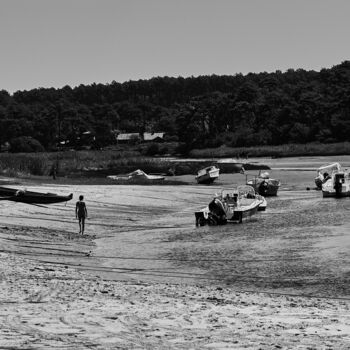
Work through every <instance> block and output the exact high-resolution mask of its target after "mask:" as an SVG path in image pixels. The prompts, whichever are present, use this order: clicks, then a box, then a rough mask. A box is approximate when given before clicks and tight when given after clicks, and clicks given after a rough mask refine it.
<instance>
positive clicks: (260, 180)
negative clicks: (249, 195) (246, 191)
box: [246, 171, 281, 196]
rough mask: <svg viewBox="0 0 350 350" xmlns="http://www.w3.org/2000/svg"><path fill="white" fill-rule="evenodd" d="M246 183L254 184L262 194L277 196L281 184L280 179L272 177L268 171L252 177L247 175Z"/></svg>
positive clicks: (255, 188)
mask: <svg viewBox="0 0 350 350" xmlns="http://www.w3.org/2000/svg"><path fill="white" fill-rule="evenodd" d="M246 184H247V185H249V186H252V187H253V188H254V190H255V191H256V192H258V193H259V194H260V195H262V196H277V192H278V189H279V188H280V186H281V182H280V180H276V179H271V178H270V174H269V173H268V172H266V171H265V172H263V173H261V174H260V173H259V175H257V176H254V177H253V178H250V179H249V178H248V177H247V178H246Z"/></svg>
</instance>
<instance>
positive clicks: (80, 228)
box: [79, 218, 82, 233]
mask: <svg viewBox="0 0 350 350" xmlns="http://www.w3.org/2000/svg"><path fill="white" fill-rule="evenodd" d="M81 220H82V218H79V233H81Z"/></svg>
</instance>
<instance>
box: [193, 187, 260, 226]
mask: <svg viewBox="0 0 350 350" xmlns="http://www.w3.org/2000/svg"><path fill="white" fill-rule="evenodd" d="M265 209H266V200H265V198H264V197H262V196H260V195H257V194H256V193H255V190H254V188H253V187H251V186H247V185H243V186H238V187H237V188H236V189H229V190H222V191H221V194H219V195H216V196H215V197H214V199H213V200H212V201H211V202H210V203H209V204H208V206H207V207H205V208H203V209H201V210H199V211H196V212H195V218H196V226H204V225H206V224H208V225H222V224H226V223H228V222H238V223H242V221H243V219H246V218H248V217H251V216H253V215H255V214H256V213H257V212H258V211H259V210H265Z"/></svg>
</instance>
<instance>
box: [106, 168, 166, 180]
mask: <svg viewBox="0 0 350 350" xmlns="http://www.w3.org/2000/svg"><path fill="white" fill-rule="evenodd" d="M107 179H110V180H122V181H131V182H132V181H135V180H136V181H138V180H141V181H143V182H153V181H162V180H164V179H165V177H164V176H161V175H148V174H146V173H145V172H144V171H142V170H140V169H137V170H135V171H133V172H131V173H129V174H127V175H109V176H107Z"/></svg>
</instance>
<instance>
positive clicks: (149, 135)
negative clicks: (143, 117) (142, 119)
mask: <svg viewBox="0 0 350 350" xmlns="http://www.w3.org/2000/svg"><path fill="white" fill-rule="evenodd" d="M158 137H159V138H161V139H162V138H163V137H164V132H153V133H151V132H145V133H143V139H144V140H145V141H152V140H155V139H156V138H158Z"/></svg>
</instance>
